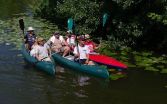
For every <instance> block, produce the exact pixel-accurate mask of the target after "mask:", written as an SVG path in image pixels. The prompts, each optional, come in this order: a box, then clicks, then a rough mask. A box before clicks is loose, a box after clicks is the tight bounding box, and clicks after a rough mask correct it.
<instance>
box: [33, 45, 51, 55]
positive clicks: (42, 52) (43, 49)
mask: <svg viewBox="0 0 167 104" xmlns="http://www.w3.org/2000/svg"><path fill="white" fill-rule="evenodd" d="M48 49H49V46H48V45H47V44H44V46H38V47H37V48H36V52H37V54H38V55H39V57H40V58H45V57H48Z"/></svg>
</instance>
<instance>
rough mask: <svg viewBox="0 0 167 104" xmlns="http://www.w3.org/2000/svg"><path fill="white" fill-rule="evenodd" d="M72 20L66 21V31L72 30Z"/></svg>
mask: <svg viewBox="0 0 167 104" xmlns="http://www.w3.org/2000/svg"><path fill="white" fill-rule="evenodd" d="M73 24H74V22H73V19H72V18H69V19H68V21H67V27H68V30H71V31H72V29H73Z"/></svg>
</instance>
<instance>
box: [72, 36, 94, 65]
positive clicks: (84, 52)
mask: <svg viewBox="0 0 167 104" xmlns="http://www.w3.org/2000/svg"><path fill="white" fill-rule="evenodd" d="M73 53H74V57H75V58H79V60H77V61H79V63H81V64H87V65H94V63H93V62H92V61H90V60H89V53H90V50H89V49H88V47H87V46H86V45H85V39H84V38H83V37H80V38H79V43H78V46H76V47H75V48H74V52H73Z"/></svg>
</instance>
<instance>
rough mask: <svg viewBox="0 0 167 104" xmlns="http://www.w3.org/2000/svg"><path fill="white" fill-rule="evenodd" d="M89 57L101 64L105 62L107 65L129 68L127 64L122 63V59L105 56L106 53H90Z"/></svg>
mask: <svg viewBox="0 0 167 104" xmlns="http://www.w3.org/2000/svg"><path fill="white" fill-rule="evenodd" d="M89 58H90V60H92V61H95V62H97V63H100V64H104V65H107V66H112V67H117V68H122V69H126V68H127V66H126V65H125V64H123V63H121V62H120V61H118V60H116V59H114V58H112V57H108V56H105V55H98V54H90V55H89Z"/></svg>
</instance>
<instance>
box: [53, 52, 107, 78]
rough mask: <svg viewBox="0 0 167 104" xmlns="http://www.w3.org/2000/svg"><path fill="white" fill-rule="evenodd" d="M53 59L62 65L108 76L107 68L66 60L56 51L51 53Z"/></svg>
mask: <svg viewBox="0 0 167 104" xmlns="http://www.w3.org/2000/svg"><path fill="white" fill-rule="evenodd" d="M53 59H54V60H55V62H56V63H58V64H60V65H61V66H63V67H66V68H69V69H73V70H76V71H80V72H84V73H87V74H90V75H93V76H96V77H101V78H109V72H108V70H107V69H105V68H102V67H99V66H97V65H82V64H79V63H77V62H74V61H71V60H68V59H66V58H64V57H62V56H60V55H59V54H56V53H55V54H53Z"/></svg>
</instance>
